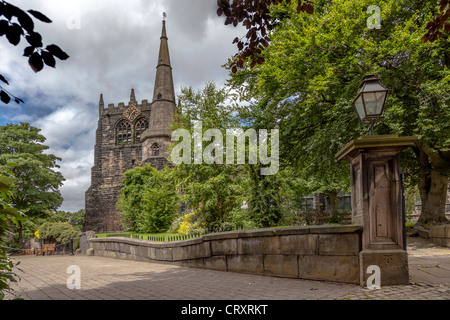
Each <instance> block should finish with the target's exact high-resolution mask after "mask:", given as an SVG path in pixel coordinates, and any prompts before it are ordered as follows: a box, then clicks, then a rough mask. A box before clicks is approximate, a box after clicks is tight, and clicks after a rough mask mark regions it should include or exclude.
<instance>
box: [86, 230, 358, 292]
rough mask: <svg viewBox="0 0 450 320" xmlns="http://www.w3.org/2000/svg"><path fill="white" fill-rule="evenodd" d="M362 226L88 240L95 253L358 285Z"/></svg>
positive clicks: (195, 266) (187, 265) (114, 256)
mask: <svg viewBox="0 0 450 320" xmlns="http://www.w3.org/2000/svg"><path fill="white" fill-rule="evenodd" d="M361 232H362V227H359V226H312V227H290V228H273V229H263V230H243V231H232V232H223V233H215V234H208V235H205V236H203V237H200V238H195V239H190V240H185V241H176V242H153V241H146V240H137V239H126V238H99V239H90V240H88V243H87V245H88V247H89V248H92V249H93V251H94V254H95V255H98V256H105V257H113V258H120V259H130V260H138V261H148V262H163V263H170V264H176V265H180V266H186V267H194V268H204V269H212V270H220V271H230V272H238V273H250V274H257V275H267V276H277V277H287V278H300V279H312V280H328V281H336V282H344V283H355V284H356V283H359V281H360V278H359V252H360V251H361Z"/></svg>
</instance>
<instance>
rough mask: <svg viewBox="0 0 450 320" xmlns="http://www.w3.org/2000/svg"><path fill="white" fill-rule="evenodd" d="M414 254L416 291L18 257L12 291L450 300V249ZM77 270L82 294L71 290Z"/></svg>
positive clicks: (425, 246) (421, 248)
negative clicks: (69, 281)
mask: <svg viewBox="0 0 450 320" xmlns="http://www.w3.org/2000/svg"><path fill="white" fill-rule="evenodd" d="M408 252H409V264H410V278H411V279H410V285H407V286H385V287H382V288H381V289H378V290H369V289H367V288H361V287H360V286H358V285H352V284H340V283H330V282H322V281H309V280H300V279H285V278H275V277H265V276H256V275H246V274H238V273H230V272H220V271H211V270H204V269H193V268H184V267H178V266H173V265H167V264H158V263H147V262H137V261H128V260H118V259H112V258H103V257H95V256H94V257H88V256H82V255H76V256H45V257H43V256H39V257H35V256H19V257H16V258H14V261H15V262H18V261H20V264H19V266H18V267H17V268H18V269H20V270H22V271H23V272H22V271H19V270H18V269H16V273H17V274H18V275H19V277H20V278H21V280H20V281H19V283H18V284H14V285H13V286H12V288H13V289H14V290H15V294H16V296H18V297H20V298H23V299H25V300H211V299H212V300H310V299H312V300H335V299H337V300H350V299H351V300H366V299H376V300H378V299H388V300H403V299H414V300H450V248H445V247H438V246H434V245H432V244H430V243H429V242H427V241H426V240H423V239H420V238H409V239H408ZM72 265H76V266H78V267H79V268H80V284H81V288H80V289H79V290H77V289H72V290H71V289H68V288H67V279H68V278H69V277H70V276H71V274H68V273H67V268H68V267H69V266H72ZM13 297H14V296H12V295H10V294H9V295H7V296H6V299H11V298H13Z"/></svg>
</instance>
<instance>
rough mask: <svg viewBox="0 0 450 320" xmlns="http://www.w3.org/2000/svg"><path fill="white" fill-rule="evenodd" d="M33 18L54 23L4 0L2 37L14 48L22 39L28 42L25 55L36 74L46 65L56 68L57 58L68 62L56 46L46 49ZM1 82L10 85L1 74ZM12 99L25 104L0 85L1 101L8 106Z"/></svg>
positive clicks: (0, 14) (0, 19)
mask: <svg viewBox="0 0 450 320" xmlns="http://www.w3.org/2000/svg"><path fill="white" fill-rule="evenodd" d="M32 17H34V18H35V19H37V20H39V21H41V22H45V23H51V22H52V21H51V20H50V19H49V18H47V17H46V16H45V15H44V14H42V13H40V12H38V11H36V10H28V11H27V12H25V11H23V10H22V9H20V8H18V7H16V6H13V5H12V4H10V3H8V2H6V1H4V0H0V37H2V36H6V38H7V39H8V41H9V43H10V44H12V45H14V46H17V45H18V44H19V43H20V40H21V38H24V39H25V40H26V41H27V42H28V44H29V46H28V47H26V48H25V50H24V53H23V55H24V56H25V57H28V64H29V65H30V67H31V69H33V71H34V72H39V71H41V70H42V69H43V68H44V65H47V66H49V67H52V68H54V67H55V65H56V60H55V58H58V59H60V60H67V59H68V58H69V56H68V55H67V53H65V52H64V51H63V50H61V48H60V47H58V46H57V45H55V44H51V45H48V46H46V47H45V48H44V45H43V43H42V36H41V35H40V34H39V33H38V32H36V31H35V30H34V22H33V19H32ZM1 82H3V83H5V84H6V85H9V83H8V80H7V79H6V78H5V77H4V76H2V75H1V74H0V83H1ZM11 98H13V99H14V101H15V102H16V103H20V102H22V103H23V100H22V99H20V98H18V97H16V96H14V95H13V94H11V93H9V92H8V91H7V90H5V89H4V88H3V87H2V86H1V85H0V100H1V101H2V102H3V103H5V104H8V103H9V102H10V101H11Z"/></svg>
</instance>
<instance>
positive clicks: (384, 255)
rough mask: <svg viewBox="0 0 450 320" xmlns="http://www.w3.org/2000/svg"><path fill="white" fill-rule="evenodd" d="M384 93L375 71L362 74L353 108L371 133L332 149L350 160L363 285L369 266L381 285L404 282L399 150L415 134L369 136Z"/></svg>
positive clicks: (411, 143) (406, 271) (409, 143)
mask: <svg viewBox="0 0 450 320" xmlns="http://www.w3.org/2000/svg"><path fill="white" fill-rule="evenodd" d="M387 94H388V89H386V88H385V87H384V86H383V85H382V84H381V83H380V79H379V77H378V76H376V75H367V76H365V77H364V79H363V81H362V83H361V85H360V91H359V92H358V95H357V96H356V99H355V100H354V101H353V108H354V109H355V112H356V114H357V115H358V118H359V120H360V121H361V122H362V123H369V124H370V136H363V137H360V138H358V139H355V140H353V141H351V142H349V143H348V144H347V145H346V146H345V147H344V148H342V150H340V151H339V152H338V153H337V154H336V158H337V159H338V160H346V161H349V162H350V183H351V188H352V224H354V225H359V226H361V227H362V233H361V251H360V252H359V267H360V269H359V275H360V284H361V285H362V286H367V285H369V283H368V281H369V278H370V277H369V275H370V274H371V273H370V272H369V271H368V270H369V268H371V267H373V266H377V267H379V268H380V269H379V270H380V272H381V285H399V284H408V283H409V267H408V253H407V251H406V243H405V228H404V223H405V222H404V205H403V192H402V175H401V167H400V152H401V151H402V150H403V149H405V148H408V147H411V146H414V145H415V144H416V143H417V137H399V136H398V135H395V134H390V135H376V136H374V135H373V125H374V124H375V123H376V122H377V121H378V119H379V118H380V116H381V114H382V113H383V109H384V104H385V102H386V97H387Z"/></svg>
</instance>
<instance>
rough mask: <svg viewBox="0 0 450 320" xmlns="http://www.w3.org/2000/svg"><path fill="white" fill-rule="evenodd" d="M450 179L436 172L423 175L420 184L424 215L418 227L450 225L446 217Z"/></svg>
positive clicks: (421, 215)
mask: <svg viewBox="0 0 450 320" xmlns="http://www.w3.org/2000/svg"><path fill="white" fill-rule="evenodd" d="M448 184H449V179H448V177H447V176H446V175H441V174H439V173H438V172H436V171H432V172H431V173H428V174H424V175H422V178H421V180H420V183H419V191H420V199H421V201H422V213H421V214H420V217H419V220H418V222H417V224H418V225H424V224H442V223H448V220H447V218H446V217H445V203H446V198H447V189H448Z"/></svg>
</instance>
